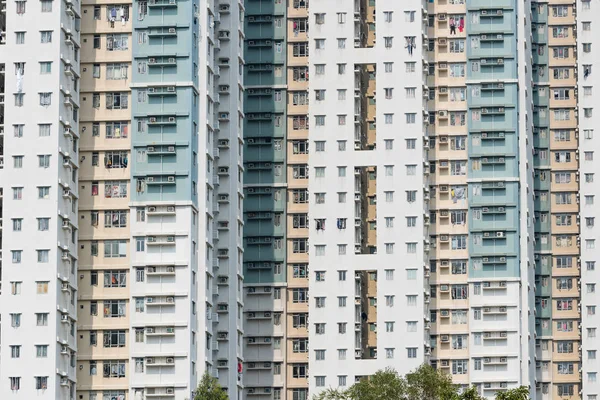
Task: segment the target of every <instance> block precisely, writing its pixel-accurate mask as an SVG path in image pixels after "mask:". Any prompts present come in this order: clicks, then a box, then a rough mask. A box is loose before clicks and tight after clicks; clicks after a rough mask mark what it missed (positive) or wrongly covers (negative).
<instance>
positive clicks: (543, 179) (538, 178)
mask: <svg viewBox="0 0 600 400" xmlns="http://www.w3.org/2000/svg"><path fill="white" fill-rule="evenodd" d="M533 188H534V190H536V191H540V190H541V191H549V190H550V172H549V171H536V173H535V177H534V179H533Z"/></svg>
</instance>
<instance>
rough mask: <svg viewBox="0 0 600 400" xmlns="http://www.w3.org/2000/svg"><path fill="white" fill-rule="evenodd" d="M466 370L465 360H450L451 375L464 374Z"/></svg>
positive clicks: (466, 363) (466, 362)
mask: <svg viewBox="0 0 600 400" xmlns="http://www.w3.org/2000/svg"><path fill="white" fill-rule="evenodd" d="M467 372H468V361H467V360H452V375H464V374H466V373H467Z"/></svg>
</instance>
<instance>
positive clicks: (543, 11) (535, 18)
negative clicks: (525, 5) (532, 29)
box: [531, 3, 548, 24]
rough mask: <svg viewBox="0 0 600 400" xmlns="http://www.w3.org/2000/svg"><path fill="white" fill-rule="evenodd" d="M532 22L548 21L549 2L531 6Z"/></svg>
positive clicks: (541, 22)
mask: <svg viewBox="0 0 600 400" xmlns="http://www.w3.org/2000/svg"><path fill="white" fill-rule="evenodd" d="M531 22H532V23H533V24H546V23H548V4H544V3H537V4H535V5H534V6H533V7H531Z"/></svg>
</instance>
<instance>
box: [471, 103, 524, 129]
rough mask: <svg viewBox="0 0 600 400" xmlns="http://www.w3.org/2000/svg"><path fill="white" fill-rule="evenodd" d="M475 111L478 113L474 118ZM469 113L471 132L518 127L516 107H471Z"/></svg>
mask: <svg viewBox="0 0 600 400" xmlns="http://www.w3.org/2000/svg"><path fill="white" fill-rule="evenodd" d="M474 112H475V113H476V118H473V113H474ZM477 113H478V115H477ZM468 114H469V115H468V118H469V119H468V121H469V131H470V132H488V131H492V130H496V131H501V130H508V131H516V129H517V123H518V119H517V111H516V109H515V108H514V107H504V106H494V107H481V108H471V109H469V113H468Z"/></svg>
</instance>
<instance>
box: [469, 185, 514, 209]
mask: <svg viewBox="0 0 600 400" xmlns="http://www.w3.org/2000/svg"><path fill="white" fill-rule="evenodd" d="M518 194H519V189H518V183H517V182H507V181H502V180H498V181H496V182H479V183H470V184H469V206H470V207H479V206H480V207H487V206H494V205H499V206H503V205H516V204H518Z"/></svg>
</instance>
